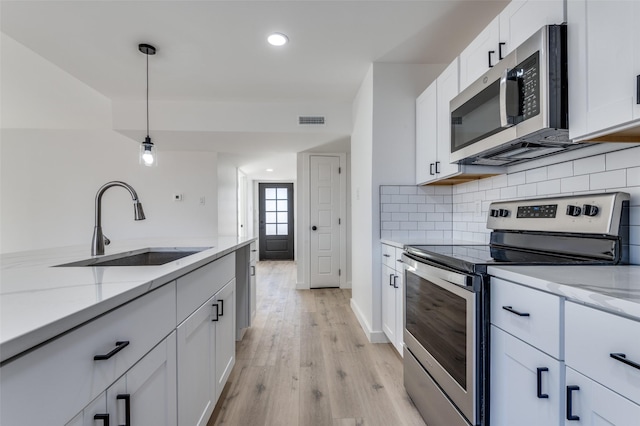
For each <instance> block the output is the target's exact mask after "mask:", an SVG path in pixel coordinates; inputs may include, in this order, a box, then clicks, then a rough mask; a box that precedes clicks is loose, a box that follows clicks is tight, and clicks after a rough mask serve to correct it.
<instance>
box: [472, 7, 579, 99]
mask: <svg viewBox="0 0 640 426" xmlns="http://www.w3.org/2000/svg"><path fill="white" fill-rule="evenodd" d="M571 1H573V0H571ZM571 1H570V2H569V3H571ZM564 11H565V9H564V1H563V0H549V1H536V0H529V1H523V0H514V1H512V2H511V3H509V4H508V5H507V7H506V8H505V9H504V10H503V11H502V12H501V13H500V15H498V16H497V17H496V18H495V19H494V20H493V21H491V23H490V24H489V25H488V26H487V27H486V28H485V29H484V30H483V31H482V32H481V33H480V34H479V35H478V36H477V37H476V38H475V39H474V40H473V41H472V42H471V44H469V46H467V48H466V49H465V50H463V51H462V53H461V54H460V90H463V89H465V88H467V87H468V86H469V85H470V84H471V83H473V82H474V81H475V80H476V79H478V77H480V76H481V75H482V74H484V73H485V72H486V71H487V70H488V69H489V68H491V67H492V66H494V65H495V64H496V63H497V62H498V61H500V60H501V59H502V58H504V57H505V56H506V55H508V54H509V53H510V52H511V51H512V50H513V49H515V48H516V47H518V45H520V44H521V43H522V42H523V41H525V40H526V39H527V38H529V37H530V36H531V35H533V34H534V33H535V32H536V31H538V30H539V29H540V28H541V27H543V26H544V25H551V24H561V23H563V22H565V21H566V19H565V13H564Z"/></svg>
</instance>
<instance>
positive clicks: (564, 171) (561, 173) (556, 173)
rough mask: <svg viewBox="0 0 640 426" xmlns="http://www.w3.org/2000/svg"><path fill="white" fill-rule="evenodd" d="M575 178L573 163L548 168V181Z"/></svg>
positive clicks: (553, 165)
mask: <svg viewBox="0 0 640 426" xmlns="http://www.w3.org/2000/svg"><path fill="white" fill-rule="evenodd" d="M569 176H573V161H567V162H566V163H560V164H552V165H551V166H547V179H560V178H565V177H569Z"/></svg>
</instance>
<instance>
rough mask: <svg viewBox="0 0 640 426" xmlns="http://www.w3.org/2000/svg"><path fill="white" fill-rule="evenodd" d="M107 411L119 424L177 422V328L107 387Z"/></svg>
mask: <svg viewBox="0 0 640 426" xmlns="http://www.w3.org/2000/svg"><path fill="white" fill-rule="evenodd" d="M127 410H128V411H129V418H128V420H127ZM107 412H108V414H109V415H110V417H111V421H112V424H116V425H129V424H131V425H154V426H156V425H157V426H175V425H177V424H178V414H177V395H176V332H175V331H174V332H172V333H171V334H170V335H169V336H168V337H167V338H166V339H164V340H163V341H162V342H161V343H160V344H159V345H158V346H156V347H155V348H154V349H153V350H152V351H151V352H149V353H148V354H147V355H145V356H144V358H142V359H141V360H140V361H139V362H138V363H137V364H136V365H134V366H133V367H132V368H131V370H129V371H128V372H127V374H125V375H124V376H123V377H122V378H120V380H118V381H117V382H116V383H114V384H113V385H112V386H111V387H110V388H109V389H107Z"/></svg>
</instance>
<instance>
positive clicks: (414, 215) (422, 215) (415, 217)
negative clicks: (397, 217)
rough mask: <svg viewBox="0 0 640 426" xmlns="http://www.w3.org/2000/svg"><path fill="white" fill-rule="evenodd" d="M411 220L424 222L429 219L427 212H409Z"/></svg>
mask: <svg viewBox="0 0 640 426" xmlns="http://www.w3.org/2000/svg"><path fill="white" fill-rule="evenodd" d="M409 220H410V221H412V222H424V221H426V220H427V214H426V213H409Z"/></svg>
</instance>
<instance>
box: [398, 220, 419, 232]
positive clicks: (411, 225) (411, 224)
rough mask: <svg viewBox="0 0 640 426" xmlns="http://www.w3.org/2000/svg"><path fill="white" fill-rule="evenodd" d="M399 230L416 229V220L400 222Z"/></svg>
mask: <svg viewBox="0 0 640 426" xmlns="http://www.w3.org/2000/svg"><path fill="white" fill-rule="evenodd" d="M400 230H402V231H417V230H418V223H417V222H400Z"/></svg>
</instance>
